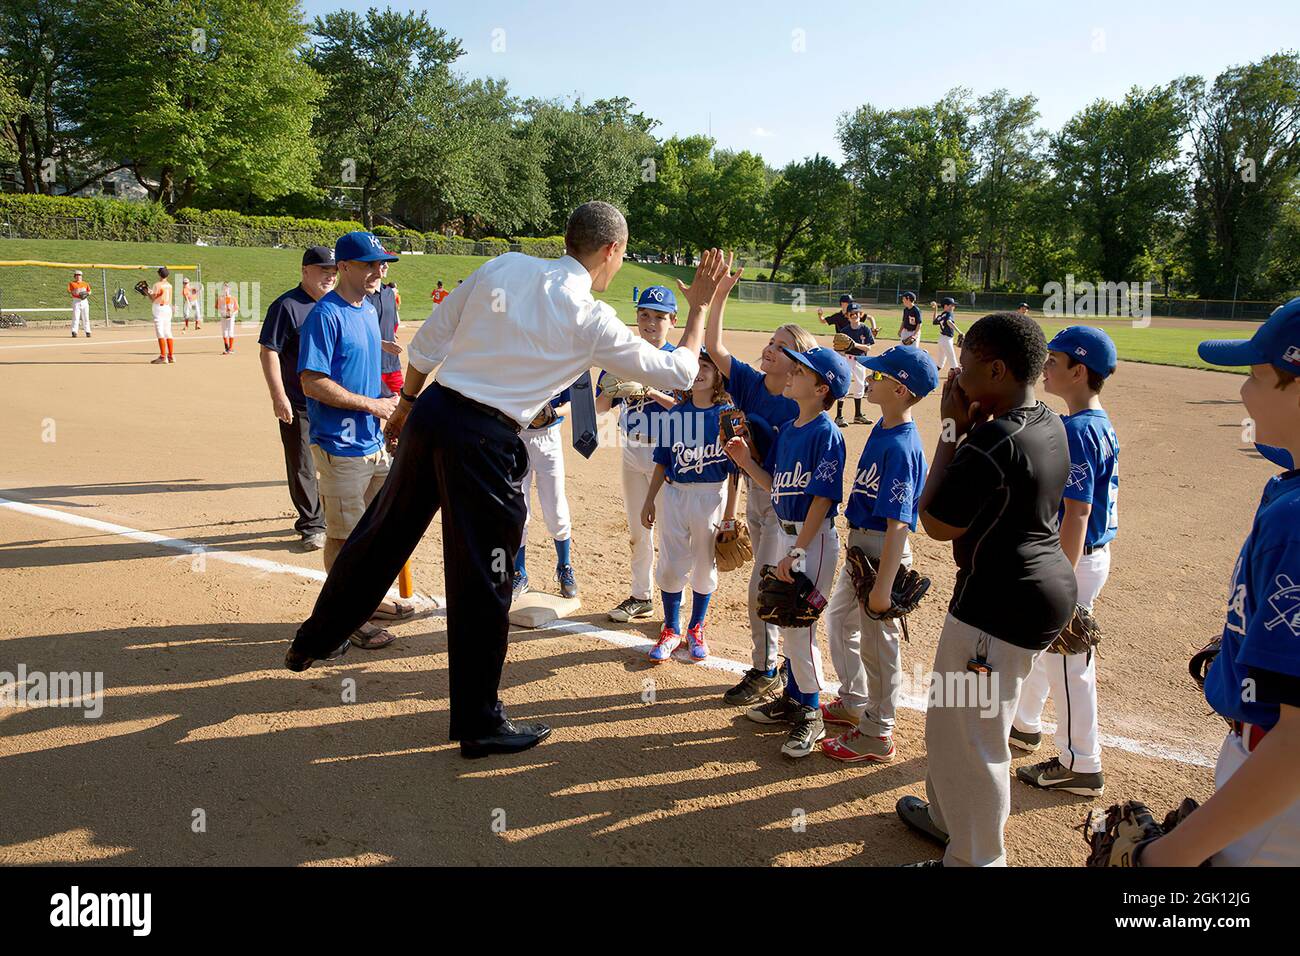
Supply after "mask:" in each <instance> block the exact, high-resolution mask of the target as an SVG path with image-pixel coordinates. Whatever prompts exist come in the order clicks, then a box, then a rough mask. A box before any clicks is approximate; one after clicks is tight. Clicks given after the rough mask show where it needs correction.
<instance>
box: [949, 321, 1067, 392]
mask: <svg viewBox="0 0 1300 956" xmlns="http://www.w3.org/2000/svg"><path fill="white" fill-rule="evenodd" d="M964 347H965V348H967V349H970V350H971V351H972V352H974V353H975V354H976V355H977V356H978V357H979V358H981V359H984V360H985V361H992V360H994V359H998V360H1000V361H1001V362H1002V363H1003V364H1004V365H1006V367H1007V370H1008V371H1010V372H1011V376H1012V377H1013V378H1014V379H1015V380H1016V381H1017V382H1019V383H1020V384H1021V385H1028V384H1030V383H1031V382H1033V381H1035V380H1036V379H1037V378H1038V376H1039V375H1041V374H1042V373H1043V362H1045V361H1046V360H1047V339H1046V338H1045V337H1044V336H1043V330H1042V328H1040V327H1039V325H1038V323H1037V322H1035V321H1034V320H1033V319H1031V318H1029V317H1028V316H1025V315H1020V314H1018V313H1016V312H994V313H992V314H991V315H986V316H984V318H982V319H980V320H979V321H978V322H976V323H975V324H974V325H972V326H971V327H970V329H969V331H967V333H966V341H965V343H964Z"/></svg>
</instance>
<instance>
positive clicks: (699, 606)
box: [689, 591, 713, 627]
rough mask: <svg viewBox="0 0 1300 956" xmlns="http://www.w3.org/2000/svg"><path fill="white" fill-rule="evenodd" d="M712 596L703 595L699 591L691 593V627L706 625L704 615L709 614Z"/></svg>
mask: <svg viewBox="0 0 1300 956" xmlns="http://www.w3.org/2000/svg"><path fill="white" fill-rule="evenodd" d="M711 597H713V595H712V594H701V593H700V592H699V591H692V592H691V623H690V625H689V626H690V627H694V626H695V625H697V624H703V623H704V615H706V614H708V613H709V598H711Z"/></svg>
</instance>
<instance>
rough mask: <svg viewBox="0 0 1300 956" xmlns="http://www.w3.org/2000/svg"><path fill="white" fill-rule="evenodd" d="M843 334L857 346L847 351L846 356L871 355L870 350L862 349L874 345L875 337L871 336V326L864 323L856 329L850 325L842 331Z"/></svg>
mask: <svg viewBox="0 0 1300 956" xmlns="http://www.w3.org/2000/svg"><path fill="white" fill-rule="evenodd" d="M844 334H845V335H847V336H848V337H849V338H851V339H852V340H853V341H854V342H857V343H858V344H857V345H855V346H853V347H852V348H851V349H849V351H848V352H847V353H846V354H848V355H869V354H870V353H871V349H870V348H864V347H863V346H871V345H875V344H876V337H875V336H874V335H872V334H871V326H869V325H867V323H865V322H864V323H862V324H861V325H859V326H858V327H857V328H856V329H855V328H854V327H853V326H851V325H850V326H846V327H845V329H844Z"/></svg>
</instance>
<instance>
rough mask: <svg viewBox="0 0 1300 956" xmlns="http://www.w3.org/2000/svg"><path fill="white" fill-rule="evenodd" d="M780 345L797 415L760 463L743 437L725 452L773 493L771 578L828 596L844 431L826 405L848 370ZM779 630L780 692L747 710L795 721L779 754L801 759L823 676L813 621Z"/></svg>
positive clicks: (840, 390)
mask: <svg viewBox="0 0 1300 956" xmlns="http://www.w3.org/2000/svg"><path fill="white" fill-rule="evenodd" d="M783 351H784V352H785V354H786V357H787V358H789V359H791V360H792V361H794V362H795V363H796V365H795V371H794V375H792V376H791V378H790V384H789V385H787V386H786V389H785V394H786V395H787V396H788V397H789V398H792V399H794V400H795V401H796V402H798V403H799V417H798V418H796V419H795V420H794V421H793V422H791V423H790V424H788V425H786V426H785V427H784V428H782V429H780V430H779V431H778V432H777V435H776V443H775V444H774V445H773V446H772V450H771V451H770V452H769V453H768V456H767V462H766V467H764V466H763V465H760V464H759V463H758V462H757V461H755V460H754V458H753V455H752V454H751V451H750V447H749V444H748V442H746V441H745V439H743V438H733V439H732V440H731V441H730V442H728V443H727V453H728V454H729V455H731V456H732V458H733V459H735V461H736V464H738V465H739V466H740V467H741V468H743V469H744V470H745V472H746V473H747V474H748V475H749V476H750V477H751V478H753V479H754V482H755V483H756V484H758V485H759V486H761V487H762V488H765V489H767V490H769V491H770V492H771V494H772V509H773V511H775V513H776V519H777V528H778V530H779V534H778V539H777V540H778V541H779V542H780V550H781V551H783V552H785V556H784V557H783V558H781V560H780V562H779V563H778V564H777V565H776V576H777V577H778V578H780V579H781V580H783V581H793V580H794V578H793V575H792V574H791V572H792V571H799V572H802V573H803V574H805V575H807V576H808V578H809V579H810V580H811V581H812V583H813V586H814V587H815V588H816V589H817V590H818V591H819V592H820V593H822V594H826V593H827V592H828V591H829V590H830V587H831V584H832V582H834V580H835V562H836V559H837V558H838V557H839V550H840V539H839V533H838V532H837V531H836V530H835V520H834V519H835V513H836V511H837V509H838V506H839V502H840V501H841V500H843V497H844V489H843V480H844V436H843V435H841V434H840V430H839V429H838V428H836V427H835V423H834V422H833V421H831V417H830V416H829V415H827V414H826V410H827V409H828V408H830V407H831V405H832V404H833V403H834V402H835V400H836V399H838V398H843V397H844V393H845V392H846V391H848V387H849V378H850V371H849V366H848V362H846V361H845V360H844V359H843V358H842V357H841V356H839V355H837V354H836V353H835V351H834V350H832V349H823V348H815V349H810V350H809V351H807V352H795V351H793V350H792V349H784V350H783ZM778 631H779V634H780V639H781V643H782V644H783V645H784V647H785V653H786V686H785V693H784V694H782V695H781V696H780V697H777V698H775V699H773V700H771V701H768V702H767V703H766V704H762V705H759V706H758V707H753V708H751V709H750V710H748V711H746V712H745V716H746V717H748V718H749V719H750V720H753V721H755V722H757V723H760V724H776V723H791V724H793V725H794V727H793V728H792V729H791V731H790V735H789V737H788V738H787V739H786V741H785V743H784V744H783V745H782V747H781V752H782V753H784V754H785V755H786V756H788V757H806V756H807V755H808V754H810V753H812V751H813V748H814V747H815V746H816V744H817V741H819V740H821V739H822V737H824V736H825V734H826V730H825V725H824V724H823V722H822V714H821V707H820V703H821V702H820V698H819V697H818V694H819V692H820V691H821V688H822V683H823V681H822V661H821V651H820V650H819V649H818V647H817V625H816V623H815V622H814V623H813V624H811V625H809V626H808V627H799V628H791V627H782V628H778Z"/></svg>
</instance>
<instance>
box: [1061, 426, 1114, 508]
mask: <svg viewBox="0 0 1300 956" xmlns="http://www.w3.org/2000/svg"><path fill="white" fill-rule="evenodd" d="M1065 439H1066V441H1067V442H1068V443H1069V446H1070V477H1069V478H1067V479H1066V482H1065V493H1064V494H1063V495H1062V497H1064V498H1068V499H1070V500H1071V501H1082V502H1083V503H1084V504H1088V505H1094V506H1095V502H1094V501H1093V500H1092V498H1093V485H1094V482H1095V480H1096V476H1097V468H1098V466H1099V465H1100V464H1101V461H1100V457H1101V456H1100V455H1099V454H1098V452H1099V449H1098V447H1097V442H1096V440H1095V438H1094V437H1093V435H1092V433H1091V432H1088V431H1083V430H1082V429H1078V428H1068V427H1067V428H1066V429H1065ZM1103 507H1105V505H1104V503H1103Z"/></svg>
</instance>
